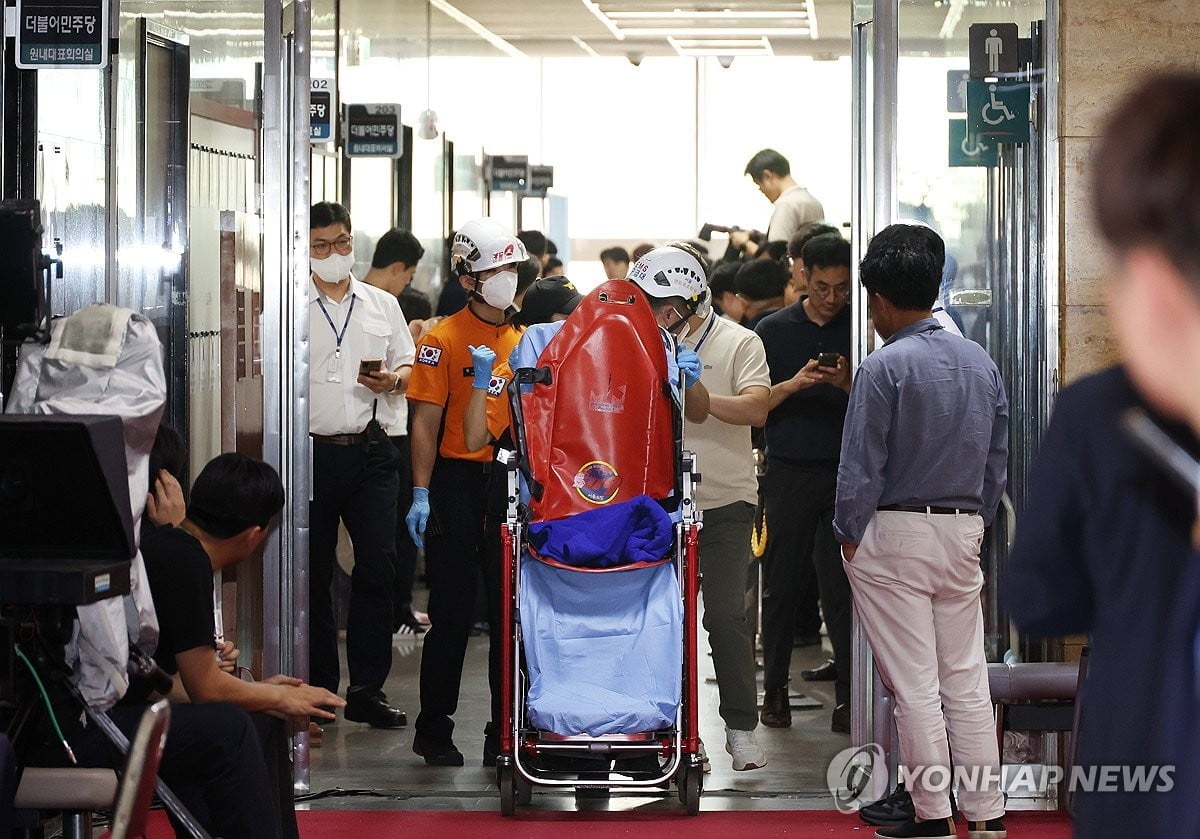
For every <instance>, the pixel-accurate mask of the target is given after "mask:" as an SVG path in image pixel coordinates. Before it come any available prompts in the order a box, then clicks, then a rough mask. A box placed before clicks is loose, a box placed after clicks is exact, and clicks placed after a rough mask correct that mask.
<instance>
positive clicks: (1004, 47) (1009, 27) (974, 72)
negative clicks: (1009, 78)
mask: <svg viewBox="0 0 1200 839" xmlns="http://www.w3.org/2000/svg"><path fill="white" fill-rule="evenodd" d="M1020 49H1021V48H1020V45H1019V44H1018V41H1017V25H1016V24H1015V23H972V24H971V28H970V29H969V30H967V55H968V56H969V57H970V59H971V78H973V79H986V78H989V77H994V76H1003V75H1007V74H1011V73H1015V72H1017V70H1019V69H1020V68H1021V55H1020Z"/></svg>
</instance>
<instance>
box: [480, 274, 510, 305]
mask: <svg viewBox="0 0 1200 839" xmlns="http://www.w3.org/2000/svg"><path fill="white" fill-rule="evenodd" d="M479 296H480V297H482V298H483V302H484V303H487V304H488V305H489V306H494V307H496V308H497V309H501V310H503V309H507V308H508V307H509V306H511V305H512V304H513V300H515V299H516V297H517V272H516V271H501V272H499V273H497V274H492V276H490V277H488V278H487V279H486V280H484V281H483V287H482V288H481V289H480V291H479Z"/></svg>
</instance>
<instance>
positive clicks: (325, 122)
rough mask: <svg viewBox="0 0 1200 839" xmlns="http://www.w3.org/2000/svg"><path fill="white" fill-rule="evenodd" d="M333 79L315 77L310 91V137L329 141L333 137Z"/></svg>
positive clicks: (325, 141)
mask: <svg viewBox="0 0 1200 839" xmlns="http://www.w3.org/2000/svg"><path fill="white" fill-rule="evenodd" d="M333 114H334V108H333V80H332V79H313V80H312V82H311V84H310V86H309V91H308V139H309V141H310V142H313V143H328V142H329V141H330V140H332V139H333Z"/></svg>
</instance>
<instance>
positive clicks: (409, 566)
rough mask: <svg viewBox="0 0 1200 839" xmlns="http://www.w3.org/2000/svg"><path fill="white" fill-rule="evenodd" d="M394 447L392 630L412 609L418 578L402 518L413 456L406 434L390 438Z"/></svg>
mask: <svg viewBox="0 0 1200 839" xmlns="http://www.w3.org/2000/svg"><path fill="white" fill-rule="evenodd" d="M392 445H394V446H395V447H396V455H397V457H398V458H399V459H398V460H397V461H396V474H397V476H398V479H399V483H400V486H399V489H398V491H397V492H396V579H395V582H394V583H393V585H392V611H393V615H392V631H393V632H395V631H396V630H398V629H399V628H400V621H401V620H402V619H403V618H404V617H406V616H407V614H406V612H405V609H411V608H412V599H413V594H412V590H413V582H414V581H415V579H416V576H417V546H416V544H414V543H413V540H412V537H411V536H409V535H408V524H407V523H406V522H405V521H404V517H405V516H406V515H408V508H409V507H411V506H412V453H411V450H410V448H409V443H408V435H401V436H399V437H393V438H392Z"/></svg>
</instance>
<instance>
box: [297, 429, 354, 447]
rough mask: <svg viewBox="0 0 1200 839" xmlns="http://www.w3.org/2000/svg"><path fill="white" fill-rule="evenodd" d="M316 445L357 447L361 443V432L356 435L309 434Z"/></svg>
mask: <svg viewBox="0 0 1200 839" xmlns="http://www.w3.org/2000/svg"><path fill="white" fill-rule="evenodd" d="M308 436H309V437H312V438H313V440H315V441H316V442H318V443H328V444H329V445H331V446H357V445H359V444H361V443H362V441H363V435H362V432H359V433H357V434H309V435H308Z"/></svg>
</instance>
